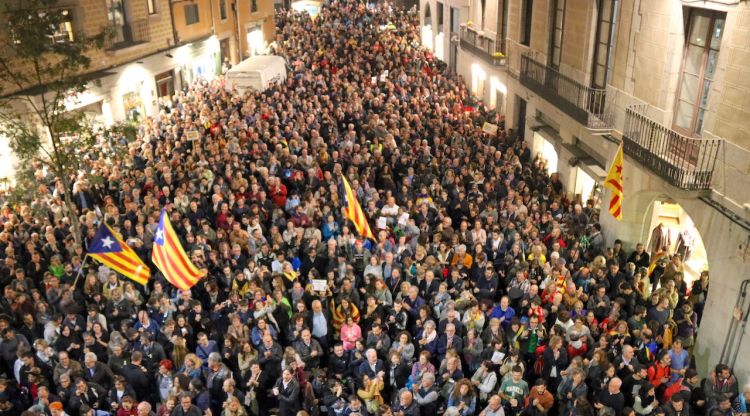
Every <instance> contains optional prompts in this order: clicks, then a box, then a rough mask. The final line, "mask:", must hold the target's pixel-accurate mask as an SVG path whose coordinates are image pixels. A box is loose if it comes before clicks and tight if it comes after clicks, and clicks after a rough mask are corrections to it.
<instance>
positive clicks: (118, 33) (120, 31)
mask: <svg viewBox="0 0 750 416" xmlns="http://www.w3.org/2000/svg"><path fill="white" fill-rule="evenodd" d="M107 31H108V36H107V38H106V39H105V41H104V49H106V50H109V51H114V50H117V49H123V48H128V47H130V46H134V45H139V44H141V43H146V42H149V41H151V30H150V28H149V25H148V19H138V20H134V21H132V22H127V23H125V24H123V25H110V26H109V27H108V28H107Z"/></svg>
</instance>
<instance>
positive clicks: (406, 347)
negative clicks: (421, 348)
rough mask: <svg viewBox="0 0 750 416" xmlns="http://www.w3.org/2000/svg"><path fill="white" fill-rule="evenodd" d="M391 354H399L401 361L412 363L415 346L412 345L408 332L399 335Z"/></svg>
mask: <svg viewBox="0 0 750 416" xmlns="http://www.w3.org/2000/svg"><path fill="white" fill-rule="evenodd" d="M391 352H397V353H398V354H399V355H400V356H401V361H402V362H405V363H410V362H411V360H412V358H414V344H412V343H411V335H409V333H408V332H406V331H401V333H400V334H398V341H396V342H394V343H393V344H391Z"/></svg>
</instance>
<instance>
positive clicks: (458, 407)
mask: <svg viewBox="0 0 750 416" xmlns="http://www.w3.org/2000/svg"><path fill="white" fill-rule="evenodd" d="M446 406H447V408H446V412H447V411H448V409H455V411H456V412H457V413H458V414H459V415H461V416H472V415H474V412H475V411H476V407H477V396H476V394H475V393H474V389H473V388H472V387H471V382H470V381H469V380H468V379H465V378H464V379H461V380H459V381H457V382H456V384H455V385H454V386H453V391H452V392H451V393H450V395H449V396H448V401H447V403H446Z"/></svg>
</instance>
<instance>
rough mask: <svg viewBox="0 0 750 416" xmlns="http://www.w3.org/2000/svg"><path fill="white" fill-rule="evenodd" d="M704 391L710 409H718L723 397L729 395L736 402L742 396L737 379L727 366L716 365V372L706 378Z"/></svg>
mask: <svg viewBox="0 0 750 416" xmlns="http://www.w3.org/2000/svg"><path fill="white" fill-rule="evenodd" d="M704 390H705V392H706V401H707V402H708V408H709V409H710V408H712V407H716V405H717V404H718V401H719V399H720V398H721V397H722V396H723V395H727V394H728V395H729V398H730V399H731V400H734V399H735V398H736V397H737V396H739V394H740V389H739V386H738V384H737V378H736V377H735V376H734V375H733V374H732V371H731V370H730V368H729V367H728V366H727V365H725V364H718V365H716V367H715V368H714V372H713V373H711V374H709V375H708V377H707V378H706V384H705V387H704Z"/></svg>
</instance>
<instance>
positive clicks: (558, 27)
mask: <svg viewBox="0 0 750 416" xmlns="http://www.w3.org/2000/svg"><path fill="white" fill-rule="evenodd" d="M565 1H566V0H554V1H553V2H552V7H554V8H553V9H552V13H551V14H550V16H551V17H552V22H551V24H550V28H551V29H550V32H549V34H550V40H549V64H550V66H551V67H552V68H555V69H559V68H560V61H561V58H562V45H563V30H564V26H565Z"/></svg>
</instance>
